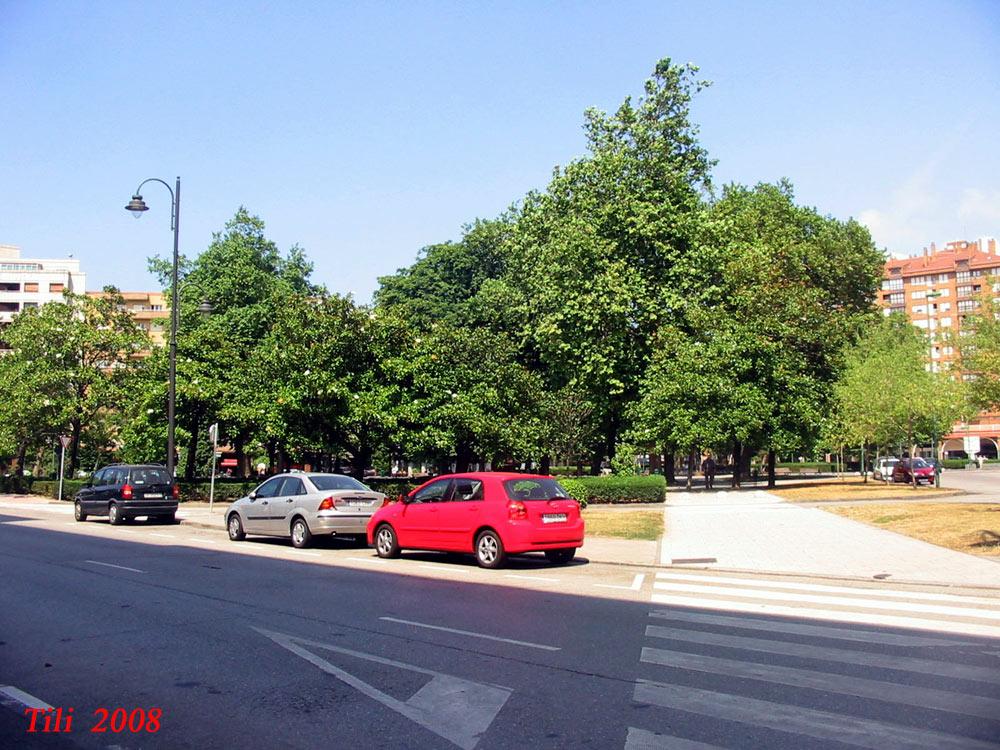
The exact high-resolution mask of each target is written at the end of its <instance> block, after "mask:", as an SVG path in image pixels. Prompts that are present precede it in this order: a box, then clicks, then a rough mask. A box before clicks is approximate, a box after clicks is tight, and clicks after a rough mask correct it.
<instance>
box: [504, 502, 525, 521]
mask: <svg viewBox="0 0 1000 750" xmlns="http://www.w3.org/2000/svg"><path fill="white" fill-rule="evenodd" d="M527 517H528V508H527V506H525V504H524V503H522V502H521V501H520V500H511V501H510V502H509V503H507V518H509V519H510V520H511V521H523V520H525V519H526V518H527Z"/></svg>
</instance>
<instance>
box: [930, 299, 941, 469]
mask: <svg viewBox="0 0 1000 750" xmlns="http://www.w3.org/2000/svg"><path fill="white" fill-rule="evenodd" d="M940 296H941V292H936V291H934V290H933V289H931V290H930V291H929V292H927V338H928V340H929V341H930V357H931V377H932V378H933V376H934V329H933V328H932V327H931V321H932V318H931V300H932V299H937V298H938V297H940ZM931 455H932V457H933V458H934V486H935V487H940V486H941V470H940V468H939V467H938V465H937V462H938V454H937V425H936V424H932V425H931Z"/></svg>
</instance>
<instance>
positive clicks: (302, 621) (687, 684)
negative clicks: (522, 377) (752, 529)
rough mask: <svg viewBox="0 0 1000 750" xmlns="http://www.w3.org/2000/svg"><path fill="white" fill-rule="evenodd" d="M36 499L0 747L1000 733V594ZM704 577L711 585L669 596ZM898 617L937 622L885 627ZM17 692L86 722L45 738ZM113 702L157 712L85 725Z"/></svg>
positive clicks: (707, 740)
mask: <svg viewBox="0 0 1000 750" xmlns="http://www.w3.org/2000/svg"><path fill="white" fill-rule="evenodd" d="M0 513H3V510H2V509H0ZM22 515H30V514H19V515H18V516H15V515H13V514H10V515H7V514H5V515H0V604H2V606H0V704H3V705H0V747H3V748H7V747H11V748H13V747H19V748H20V747H40V748H41V747H45V748H48V747H59V748H69V747H79V748H110V747H115V746H117V747H120V748H161V747H162V748H230V747H241V748H313V747H333V748H341V747H355V748H368V747H373V748H374V747H377V748H455V747H462V748H468V749H469V750H471V748H525V747H532V748H533V747H553V748H587V747H592V748H616V749H617V748H628V749H629V750H638V748H644V747H651V748H683V749H687V750H692V749H693V748H708V747H729V748H789V749H791V748H802V747H815V748H829V749H830V750H833V749H834V748H843V747H845V746H858V747H870V748H878V750H887V749H889V748H903V747H906V748H913V747H926V748H934V749H935V750H937V749H938V748H977V747H1000V638H997V637H983V636H981V635H972V634H970V632H969V631H970V629H971V630H972V631H973V632H978V631H977V630H976V629H977V628H980V629H982V628H986V629H987V631H988V632H991V633H992V632H994V631H993V630H989V629H991V628H995V629H996V630H995V632H996V633H997V634H1000V600H997V599H995V598H993V599H991V598H989V597H984V596H982V595H980V596H978V597H976V598H969V597H963V596H956V595H953V594H950V593H940V592H935V591H918V590H916V589H914V590H906V591H898V590H892V591H890V590H889V589H884V588H878V587H877V585H876V584H871V585H868V586H857V587H853V588H848V591H849V594H848V595H843V594H836V596H838V597H843V598H840V599H836V598H835V595H834V594H832V593H830V594H828V595H823V594H822V591H823V589H822V585H817V586H815V587H814V586H812V585H811V584H809V583H807V582H804V583H803V582H798V583H794V585H797V586H800V587H801V588H800V589H794V585H793V587H791V588H790V587H789V584H788V583H787V582H774V581H763V582H762V581H759V580H754V579H750V578H743V579H740V584H741V585H740V586H737V587H736V590H735V593H732V592H731V591H730V588H728V587H727V588H722V587H720V588H718V589H716V590H715V591H712V590H711V587H712V586H718V585H719V583H720V582H719V581H718V580H713V577H712V576H700V575H699V574H696V573H694V572H693V571H684V572H676V571H674V572H672V571H671V570H667V571H655V570H648V571H645V572H640V571H636V570H632V569H625V570H622V569H617V568H615V567H614V566H596V565H588V564H586V563H585V562H581V563H580V564H578V565H574V566H570V567H567V568H552V567H548V566H547V565H546V564H545V563H544V562H543V561H533V560H522V561H519V562H517V563H515V564H514V566H512V568H511V569H508V570H506V571H480V570H478V569H477V568H475V567H474V566H471V565H470V564H469V563H468V561H465V560H462V559H452V558H445V557H443V556H438V555H429V554H427V555H419V554H418V555H413V554H411V555H406V556H404V559H403V560H399V561H389V562H387V563H380V562H378V561H377V560H376V559H375V558H374V557H373V556H372V553H371V551H370V550H365V549H351V548H346V547H344V548H341V547H339V546H338V545H336V544H331V545H328V546H327V547H325V548H320V549H318V550H312V551H310V552H309V553H306V552H296V551H293V550H291V549H290V548H288V547H287V545H286V544H284V543H282V542H278V541H268V540H265V541H250V542H244V543H242V544H239V545H232V544H230V543H229V542H228V540H226V539H225V537H224V535H223V534H222V532H221V531H220V532H212V531H207V530H205V531H196V530H191V529H186V528H184V527H183V526H181V527H157V526H147V525H145V524H141V523H140V524H136V525H134V526H126V527H114V528H113V527H110V526H108V525H107V524H106V523H102V522H96V523H87V524H82V525H81V524H76V525H74V524H72V522H71V521H69V520H68V519H67V518H65V517H55V518H41V517H39V518H37V520H26V519H25V518H23V517H20V516H22ZM36 515H37V514H36ZM636 576H644V577H645V576H648V578H642V579H640V578H638V577H636ZM657 576H659V577H658V578H657ZM685 576H690V578H685ZM671 577H673V578H676V579H677V580H671ZM630 581H631V582H633V583H638V584H639V585H638V586H637V587H633V586H632V585H630ZM654 581H655V582H654ZM684 581H688V583H685V582H684ZM692 581H694V583H695V584H697V583H703V584H704V586H703V587H700V588H705V589H707V592H706V593H704V594H699V597H700V599H699V600H697V601H699V602H700V604H698V605H697V606H695V607H692V606H690V605H687V606H679V605H677V604H676V603H674V601H675V600H674V599H671V598H667V596H669V597H673V596H675V595H677V594H678V592H683V590H684V588H685V587H687V588H691V587H692V584H691V582H692ZM825 583H826V584H827V585H829V583H830V582H829V581H827V582H825ZM611 586H618V587H619V588H610V587H611ZM727 586H729V587H731V586H732V584H728V585H727ZM599 587H604V588H599ZM897 588H898V587H897ZM727 591H728V592H730V593H726V592H727ZM796 592H798V593H796ZM824 596H826V598H827V599H828V601H826V602H825V603H824V604H822V605H820V604H817V603H816V602H817V601H820V600H822V599H823V598H824ZM757 597H763V598H762V599H760V601H771V602H773V603H774V604H776V605H788V606H797V607H807V606H808V607H820V606H822V607H823V608H825V611H826V615H825V616H824V617H823V618H822V619H821V618H819V617H817V616H816V615H815V612H814V610H807V609H802V610H801V613H800V614H798V615H797V616H795V617H789V616H782V617H776V616H771V615H768V614H767V612H766V607H767V606H768V605H764V609H763V610H762V609H760V608H759V607H757V606H756V604H754V602H756V601H757V600H758V599H757ZM768 597H770V599H768ZM866 597H868V598H869V601H866V599H865V598H866ZM941 597H944V598H941ZM858 601H861V604H858V603H857V602H858ZM849 602H855V603H854V604H849ZM751 605H753V606H751ZM859 613H862V614H863V615H864V616H860V621H857V620H858V619H859ZM900 616H902V617H904V618H913V619H911V620H909V622H910V623H912V624H914V625H916V624H917V623H918V622H919V623H921V624H920V625H918V627H919V628H921V629H916V630H915V629H911V628H899V627H887V626H885V625H871V624H866V623H867V622H869V621H872V622H877V621H879V618H880V617H881V618H882V620H883V621H890V620H889V619H887V618H897V620H898V618H899V617H900ZM852 620H855V621H854V622H852ZM893 622H895V620H893ZM456 631H460V632H456ZM4 691H6V692H4ZM11 695H14V696H15V698H16V696H18V695H20V696H21V700H22V701H23V700H25V698H24V697H23V696H24V695H27V696H28V697H29V698H31V697H33V698H35V699H38V700H41V701H44V702H45V703H47V704H48V705H51V706H53V707H62V708H64V714H65V709H68V708H69V707H73V709H74V723H73V727H72V730H71V731H70V732H63V733H60V734H54V733H50V734H48V735H44V734H40V733H35V734H30V733H28V732H27V731H26V729H27V726H28V725H27V720H26V717H24V715H23V713H24V706H23V705H22V704H19V703H18V702H17V700H15V699H14V698H11ZM116 708H123V709H125V710H126V711H128V712H130V713H131V712H134V710H135V709H138V708H141V709H144V710H145V711H146V712H148V711H149V710H150V709H159V710H161V711H162V715H161V716H160V724H159V728H158V730H157V731H155V732H152V733H151V732H149V731H146V730H145V729H141V730H139V731H138V732H136V733H132V732H131V731H128V730H127V729H126V730H125V731H121V732H105V733H92V732H91V731H90V729H91V728H93V727H94V725H95V723H96V722H97V721H98V719H99V718H100V717H99V713H98V715H95V712H99V709H106V710H108V711H109V712H113V711H114V709H116ZM136 717H137V718H140V717H139V715H138V714H136Z"/></svg>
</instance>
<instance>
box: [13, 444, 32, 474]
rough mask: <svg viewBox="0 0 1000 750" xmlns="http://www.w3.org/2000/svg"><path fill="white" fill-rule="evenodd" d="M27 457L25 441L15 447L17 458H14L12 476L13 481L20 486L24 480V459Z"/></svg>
mask: <svg viewBox="0 0 1000 750" xmlns="http://www.w3.org/2000/svg"><path fill="white" fill-rule="evenodd" d="M27 455H28V443H27V441H25V442H23V443H21V444H20V445H18V446H17V456H16V457H15V458H14V466H13V472H12V473H13V475H14V481H15V482H16V483H18V484H20V482H21V480H22V479H23V478H24V458H25V456H27Z"/></svg>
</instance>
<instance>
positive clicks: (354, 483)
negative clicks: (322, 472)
mask: <svg viewBox="0 0 1000 750" xmlns="http://www.w3.org/2000/svg"><path fill="white" fill-rule="evenodd" d="M309 480H310V481H311V482H312V483H313V484H315V485H316V489H318V490H362V491H363V492H371V490H370V489H369V488H368V487H365V485H363V484H361V482H359V481H358V480H357V479H355V478H354V477H341V476H334V477H331V476H322V477H309Z"/></svg>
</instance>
